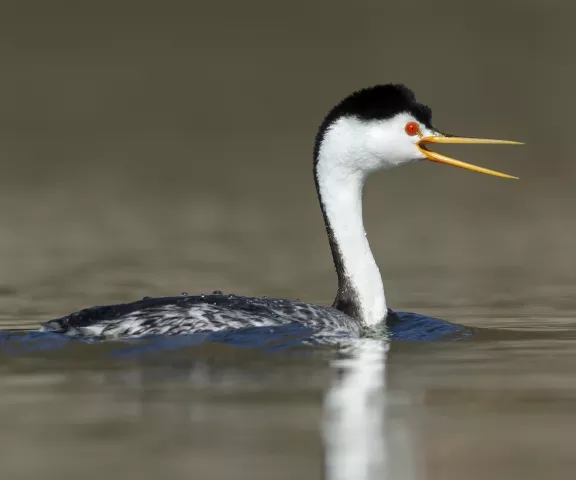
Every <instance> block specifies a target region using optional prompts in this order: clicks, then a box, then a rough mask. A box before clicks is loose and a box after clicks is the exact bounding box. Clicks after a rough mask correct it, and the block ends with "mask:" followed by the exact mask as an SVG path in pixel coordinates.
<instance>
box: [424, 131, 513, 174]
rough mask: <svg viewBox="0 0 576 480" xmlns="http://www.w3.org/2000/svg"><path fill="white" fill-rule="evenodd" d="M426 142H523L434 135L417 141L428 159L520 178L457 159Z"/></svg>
mask: <svg viewBox="0 0 576 480" xmlns="http://www.w3.org/2000/svg"><path fill="white" fill-rule="evenodd" d="M426 143H459V144H495V145H523V144H522V143H521V142H512V141H510V140H490V139H487V138H465V137H450V136H443V135H433V136H429V137H422V138H421V139H420V141H419V142H418V143H417V145H418V148H419V149H420V151H421V152H422V153H423V154H424V155H425V156H426V158H427V159H428V160H432V161H433V162H438V163H445V164H447V165H453V166H454V167H460V168H464V169H466V170H472V171H473V172H478V173H485V174H486V175H494V176H495V177H502V178H515V179H518V177H513V176H512V175H507V174H505V173H500V172H496V171H494V170H489V169H487V168H483V167H477V166H476V165H471V164H469V163H465V162H461V161H460V160H455V159H453V158H450V157H447V156H445V155H442V154H440V153H436V152H432V151H430V150H428V149H427V148H426V146H425V145H424V144H426Z"/></svg>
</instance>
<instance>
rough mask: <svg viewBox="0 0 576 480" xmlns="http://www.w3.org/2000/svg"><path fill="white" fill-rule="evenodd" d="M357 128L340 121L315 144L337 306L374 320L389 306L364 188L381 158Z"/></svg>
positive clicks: (381, 317) (371, 322)
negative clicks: (365, 214) (369, 231)
mask: <svg viewBox="0 0 576 480" xmlns="http://www.w3.org/2000/svg"><path fill="white" fill-rule="evenodd" d="M339 127H340V128H339ZM358 133H359V132H354V129H351V128H350V122H348V123H347V124H344V125H339V124H338V123H336V124H335V125H333V126H332V127H331V128H330V129H329V130H328V131H327V132H325V133H324V136H323V138H322V140H321V142H320V143H319V144H318V145H317V151H316V159H315V172H314V173H315V176H316V187H317V189H318V196H319V199H320V203H321V206H322V210H323V213H324V220H325V222H326V229H327V232H328V237H329V240H330V247H331V249H332V256H333V258H334V264H335V266H336V272H337V274H338V293H337V296H336V299H335V301H334V307H336V308H338V309H339V310H342V311H343V312H344V313H346V314H348V315H350V316H352V317H355V318H357V319H359V320H361V321H362V322H363V323H365V324H366V325H375V324H377V323H379V322H380V321H382V320H384V319H385V318H386V314H387V307H386V298H385V295H384V286H383V284H382V277H381V276H380V270H379V269H378V265H376V261H375V260H374V256H373V255H372V251H371V249H370V244H369V243H368V239H367V237H366V231H365V230H364V222H363V218H362V193H363V189H364V183H365V180H366V176H367V175H368V174H369V173H370V171H371V168H370V165H372V164H374V165H376V163H377V161H376V159H374V158H371V157H370V154H369V153H367V152H366V149H365V148H364V147H363V144H362V136H361V135H358Z"/></svg>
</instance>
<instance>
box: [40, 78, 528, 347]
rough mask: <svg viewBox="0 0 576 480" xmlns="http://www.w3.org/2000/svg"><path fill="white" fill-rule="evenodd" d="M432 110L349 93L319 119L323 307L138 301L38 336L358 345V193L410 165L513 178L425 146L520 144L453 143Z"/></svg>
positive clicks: (369, 299) (375, 304) (364, 273)
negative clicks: (328, 257) (253, 332)
mask: <svg viewBox="0 0 576 480" xmlns="http://www.w3.org/2000/svg"><path fill="white" fill-rule="evenodd" d="M431 118H432V111H431V109H430V108H429V107H428V106H426V105H423V104H421V103H418V102H417V101H416V98H415V96H414V93H413V92H412V91H411V90H410V89H409V88H407V87H406V86H404V85H400V84H387V85H377V86H373V87H369V88H365V89H362V90H359V91H356V92H354V93H352V94H351V95H349V96H348V97H346V98H344V99H343V100H342V101H341V102H340V103H338V104H337V105H336V106H335V107H334V108H332V110H330V112H329V113H328V115H327V116H326V117H325V119H324V121H323V122H322V124H321V125H320V128H319V130H318V133H317V135H316V140H315V147H314V179H315V184H316V190H317V193H318V198H319V201H320V207H321V209H322V213H323V217H324V222H325V225H326V232H327V234H328V240H329V244H330V248H331V250H332V257H333V260H334V266H335V268H336V274H337V277H338V290H337V293H336V298H335V300H334V303H333V304H332V307H322V306H317V305H312V304H308V303H304V302H300V301H291V300H282V299H274V298H265V297H264V298H250V297H242V296H236V295H225V294H222V293H221V292H214V293H213V294H211V295H198V296H189V295H184V294H183V295H181V296H176V297H159V298H144V299H142V300H139V301H136V302H132V303H125V304H119V305H111V306H103V307H102V306H100V307H99V306H97V307H92V308H87V309H84V310H81V311H79V312H75V313H72V314H70V315H67V316H65V317H62V318H58V319H56V320H51V321H48V322H46V323H44V324H43V325H42V327H41V331H47V332H59V333H63V334H66V335H69V336H75V337H99V338H104V339H106V338H124V337H142V336H148V335H159V334H161V335H180V334H191V333H206V332H215V331H222V330H234V329H240V328H244V327H255V326H263V327H267V326H270V327H274V326H280V325H285V324H289V323H292V322H296V323H299V324H301V325H304V326H306V327H311V328H312V329H313V330H314V331H326V332H329V333H331V334H333V335H334V336H335V337H347V338H349V337H353V338H355V337H359V336H361V334H362V331H363V328H364V327H374V326H376V325H377V324H379V323H380V322H383V321H384V320H386V317H387V315H388V313H389V310H388V308H387V305H386V298H385V295H384V287H383V284H382V278H381V276H380V271H379V269H378V266H377V265H376V262H375V260H374V257H373V255H372V251H371V250H370V246H369V243H368V240H367V238H366V232H365V230H364V224H363V218H362V192H363V187H364V183H365V180H366V178H367V176H368V175H369V174H371V173H373V172H375V171H378V170H386V169H390V168H393V167H398V166H400V165H404V164H407V163H411V162H414V161H417V160H431V161H433V162H439V163H444V164H447V165H453V166H456V167H460V168H465V169H467V170H472V171H475V172H480V173H484V174H488V175H495V176H498V177H504V178H517V177H513V176H511V175H506V174H503V173H499V172H495V171H493V170H488V169H486V168H482V167H477V166H474V165H470V164H467V163H464V162H461V161H458V160H454V159H452V158H449V157H446V156H444V155H441V154H439V153H436V152H432V151H430V150H429V149H428V148H427V147H426V145H427V144H431V143H442V144H444V143H451V144H456V143H459V144H464V143H465V144H520V143H519V142H512V141H507V140H488V139H476V138H462V137H455V136H452V135H448V134H443V133H440V132H439V131H438V130H436V129H435V128H434V127H433V126H432V123H431Z"/></svg>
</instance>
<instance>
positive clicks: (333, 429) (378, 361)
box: [324, 339, 388, 480]
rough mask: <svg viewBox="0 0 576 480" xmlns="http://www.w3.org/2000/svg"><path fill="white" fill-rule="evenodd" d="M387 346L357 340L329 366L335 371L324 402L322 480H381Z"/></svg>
mask: <svg viewBox="0 0 576 480" xmlns="http://www.w3.org/2000/svg"><path fill="white" fill-rule="evenodd" d="M387 351H388V343H387V342H386V343H384V342H382V341H378V340H374V339H364V340H361V341H360V342H359V343H358V344H357V345H355V346H354V347H353V352H352V356H351V357H349V358H345V359H339V360H336V361H334V362H333V366H334V367H335V368H337V369H339V370H341V372H339V373H340V374H341V378H339V379H336V380H335V382H334V384H333V385H332V386H331V388H330V390H329V392H328V394H327V396H326V402H325V409H326V411H325V415H324V418H325V420H324V442H325V447H326V452H325V458H326V480H377V479H379V480H384V479H387V478H388V476H387V474H386V465H387V449H386V440H385V437H384V410H383V409H384V398H385V386H386V385H385V366H386V353H387Z"/></svg>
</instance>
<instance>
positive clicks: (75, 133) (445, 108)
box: [0, 0, 576, 480]
mask: <svg viewBox="0 0 576 480" xmlns="http://www.w3.org/2000/svg"><path fill="white" fill-rule="evenodd" d="M43 5H44V4H43V3H42V4H41V3H37V5H36V6H35V8H29V6H28V5H27V6H26V7H20V6H19V5H15V6H13V7H6V11H4V12H3V15H2V16H1V17H0V53H1V55H2V58H3V73H2V76H1V77H0V87H1V91H2V92H4V94H3V100H2V108H1V111H0V127H1V128H0V131H1V132H2V133H1V136H2V141H0V157H1V158H2V165H3V166H2V175H1V176H0V229H1V230H0V232H1V235H0V265H2V269H1V270H0V325H1V326H2V327H3V328H11V329H27V328H35V327H36V326H37V325H38V324H39V323H40V322H41V321H44V320H47V319H51V318H54V317H57V316H60V315H63V314H66V313H69V312H71V311H74V310H76V309H78V308H82V307H85V306H91V305H97V304H109V303H114V302H119V301H128V300H133V299H139V298H142V297H144V296H151V295H178V294H179V293H180V292H183V291H185V292H188V293H189V294H194V293H209V292H212V291H214V290H217V289H219V290H222V291H223V292H225V293H236V294H246V295H266V296H279V297H287V298H301V299H302V300H305V301H310V302H318V303H323V304H327V303H329V302H330V301H331V300H332V296H333V293H334V288H335V278H334V272H333V267H332V265H331V263H330V256H329V252H328V246H327V241H326V238H325V233H324V228H323V225H322V224H321V214H320V212H319V209H318V206H317V204H316V198H315V193H314V190H313V181H312V178H311V158H310V157H311V150H312V141H313V135H314V133H315V128H316V127H317V125H318V123H319V121H320V120H321V116H322V115H323V114H324V113H325V111H326V110H327V109H328V108H329V107H330V106H331V105H332V103H333V102H334V101H336V100H337V99H339V98H340V97H341V96H342V95H344V94H346V93H348V92H349V91H351V90H352V89H354V88H357V87H361V86H365V85H368V84H372V83H376V82H384V81H390V80H393V81H397V80H401V81H405V82H406V83H407V84H409V85H410V86H411V87H412V88H414V89H415V90H416V92H417V94H418V97H419V98H421V99H422V101H424V102H425V103H428V104H430V105H431V107H432V108H433V111H434V121H435V124H436V125H437V127H438V128H440V129H442V130H446V131H450V132H453V133H455V134H461V135H470V136H475V135H476V136H480V137H488V138H504V139H511V140H519V141H526V142H527V145H526V146H525V147H466V146H462V147H458V148H450V149H448V148H446V149H442V151H446V152H448V150H449V154H450V155H453V156H454V157H456V158H459V159H462V160H464V161H468V162H471V163H477V164H480V165H483V166H486V167H489V168H494V169H496V170H499V171H503V172H506V173H510V174H514V175H517V176H519V177H520V181H504V180H499V179H495V178H489V177H485V176H481V175H475V174H472V173H469V172H464V171H461V170H457V169H451V168H449V167H444V166H439V165H435V164H430V165H413V166H409V167H405V168H403V169H400V170H398V171H393V172H387V173H383V174H381V175H378V176H376V177H374V178H373V179H371V180H370V182H369V184H368V186H367V192H366V225H367V228H368V234H369V238H370V242H371V245H372V247H373V249H374V251H375V255H376V257H377V259H378V262H379V264H380V266H381V270H382V274H383V277H384V282H385V286H386V294H387V297H388V300H389V303H390V305H391V307H393V308H395V309H398V310H407V311H416V312H419V313H425V314H428V315H432V316H436V317H439V318H443V319H446V320H450V321H454V322H460V323H463V324H465V325H471V326H477V327H484V328H487V329H490V330H489V331H488V333H486V334H485V335H482V336H481V337H480V338H478V339H473V340H471V341H465V342H450V343H419V344H416V343H410V342H392V343H391V344H390V345H389V349H388V351H386V352H385V355H383V361H382V362H380V364H379V368H381V369H382V372H383V376H382V383H380V384H379V383H378V382H376V383H372V384H370V385H372V386H373V387H374V388H375V389H376V390H377V394H376V397H377V398H376V400H375V401H376V405H377V404H378V402H381V403H382V405H383V406H382V408H381V409H374V405H373V404H371V403H370V404H366V405H364V407H365V409H364V410H363V412H364V414H365V416H364V417H361V418H362V419H363V420H364V421H365V420H366V419H367V418H373V419H374V421H375V423H377V424H379V425H380V427H381V428H375V426H374V425H372V424H370V422H366V423H365V424H363V425H364V427H365V430H364V432H369V435H370V437H369V438H370V439H372V440H373V442H372V443H371V444H372V445H379V446H380V447H379V448H381V450H382V451H383V454H382V458H381V459H379V460H378V459H375V461H376V464H378V465H379V467H378V468H382V469H384V471H385V472H386V473H384V474H383V476H381V477H380V478H385V479H386V480H387V479H388V478H395V479H401V480H404V479H410V480H412V479H424V478H426V479H442V480H446V479H448V480H450V479H455V480H456V479H461V478H466V479H469V480H475V479H476V478H477V479H484V478H493V479H500V478H502V479H508V478H517V477H519V478H523V479H525V480H532V479H540V478H542V477H544V476H546V477H551V478H554V479H564V478H567V479H568V478H572V476H573V472H574V468H575V466H576V460H574V458H576V457H575V456H574V453H575V452H574V446H573V437H574V427H573V425H574V420H575V417H576V407H575V406H574V405H576V403H575V402H574V397H575V396H576V385H574V380H573V378H574V370H575V368H576V362H575V361H574V358H575V357H574V355H575V353H576V344H575V343H574V341H575V335H574V332H575V330H576V296H575V295H574V292H575V291H576V275H575V273H574V265H576V250H575V249H574V248H573V245H574V237H575V234H576V229H575V228H574V222H573V205H574V202H575V201H576V194H575V193H574V188H573V185H574V179H575V168H574V162H573V158H574V153H575V151H574V142H573V141H572V136H573V132H572V130H573V126H572V125H573V119H572V116H573V112H574V106H575V105H574V102H575V100H574V96H573V95H572V93H571V92H572V90H573V85H574V84H575V82H576V69H575V67H574V65H573V62H571V61H570V59H571V58H572V45H573V44H574V42H573V40H574V39H573V36H574V33H573V28H572V18H573V15H574V8H575V7H574V6H573V4H572V3H570V2H565V1H559V0H557V1H555V2H538V1H532V2H512V1H511V2H508V3H502V2H498V3H496V2H493V1H485V2H482V5H481V6H475V7H472V6H470V8H468V7H467V9H466V10H464V9H461V8H460V7H461V5H460V4H457V3H456V2H447V3H446V4H445V5H444V6H442V8H440V6H435V9H431V8H430V5H427V4H426V5H424V4H419V3H418V2H416V3H411V4H410V5H397V6H395V5H388V4H383V3H382V2H371V1H366V2H364V3H362V4H361V5H357V6H351V4H350V3H349V2H347V3H345V4H344V3H339V2H332V3H331V4H330V8H324V7H321V6H314V7H312V6H310V5H308V4H306V5H304V3H303V2H295V3H294V2H291V3H290V8H288V7H281V6H274V9H271V8H270V7H269V6H267V5H266V4H263V3H260V2H252V3H250V2H248V3H243V4H242V8H239V7H234V6H232V5H231V6H229V7H227V9H223V8H222V6H221V5H220V4H218V5H215V6H212V7H209V6H206V7H202V8H201V7H199V6H198V7H194V8H195V10H193V8H192V7H191V6H177V5H174V6H165V7H164V6H163V7H153V6H151V5H150V6H149V5H147V4H142V3H138V4H129V3H128V2H124V3H123V2H115V3H114V4H113V5H112V4H110V5H108V4H107V3H106V2H99V3H98V6H97V7H96V6H95V7H91V9H90V10H89V9H88V7H82V8H85V9H84V10H83V9H82V8H81V7H78V6H72V5H66V6H65V7H64V5H62V9H59V7H57V6H55V5H56V4H55V3H51V6H50V8H49V9H47V7H45V6H43ZM456 7H458V8H456ZM436 8H437V9H436ZM157 9H161V10H157ZM423 13H424V14H423ZM407 25H409V27H410V28H409V30H406V26H407ZM117 348H118V345H114V344H110V345H76V346H73V345H68V346H66V347H64V348H62V349H61V350H59V351H54V352H44V353H41V352H37V353H33V354H26V355H20V356H15V355H7V354H4V353H2V354H0V369H1V374H0V383H1V388H0V426H1V428H0V459H1V461H0V475H1V476H2V478H10V479H23V480H29V479H36V478H38V476H39V475H40V476H41V477H42V478H46V479H49V478H55V479H68V478H78V476H80V475H81V476H82V477H83V478H86V479H90V478H98V479H101V478H104V477H106V476H111V477H115V476H120V475H122V476H123V477H126V478H139V479H147V478H150V479H152V478H158V476H164V477H166V478H171V479H179V478H183V479H184V478H190V477H191V476H192V477H195V478H202V479H208V480H210V479H222V478H236V479H243V478H250V479H260V478H262V479H269V478H274V479H284V478H286V479H293V478H302V479H308V478H309V479H319V478H324V476H326V475H328V474H329V469H328V468H327V466H326V462H327V459H329V458H331V457H330V455H331V454H333V453H334V452H338V451H339V450H338V445H342V443H338V440H341V441H342V442H345V441H347V440H349V439H347V438H346V437H345V436H341V437H337V436H336V437H334V438H333V440H334V441H335V442H336V445H334V444H329V443H325V442H324V440H323V435H325V431H326V430H325V428H327V427H326V425H325V424H324V423H323V422H324V421H325V420H326V416H327V415H328V406H327V405H328V404H327V401H328V400H327V394H328V392H330V391H333V389H334V388H338V386H342V385H344V386H346V385H347V383H346V379H347V378H352V379H354V378H358V377H354V376H353V373H354V372H352V373H351V375H352V376H351V377H346V376H345V375H344V376H340V375H339V373H341V372H338V371H337V369H336V366H335V363H334V362H335V360H336V359H335V358H334V356H333V354H332V353H329V352H324V351H321V352H314V354H313V355H304V354H301V353H298V354H295V353H294V354H293V353H288V352H283V353H282V352H278V353H276V354H274V355H270V354H267V353H263V352H255V351H247V350H245V349H233V348H230V347H225V346H210V347H208V346H206V347H203V348H199V349H198V348H182V349H179V350H178V351H175V352H170V353H166V354H163V355H159V356H141V357H138V358H131V359H130V358H125V357H124V358H118V357H114V356H111V355H110V353H112V352H113V351H114V350H115V349H117ZM372 366H374V365H372ZM367 371H368V372H369V371H370V370H367ZM367 371H366V370H364V371H363V372H364V373H366V372H367ZM356 373H358V372H356ZM360 373H362V372H360ZM362 378H363V377H362ZM370 385H369V386H368V387H369V388H367V389H366V390H365V393H367V395H368V397H370V398H372V396H371V394H369V392H370V391H371V390H370V388H372V387H371V386H370ZM343 391H344V392H345V391H346V390H343ZM358 393H361V392H358ZM358 398H359V397H353V399H352V400H350V401H348V403H346V402H345V404H346V405H348V406H351V407H354V405H361V403H355V402H358ZM371 408H372V410H371ZM352 411H353V410H352ZM378 412H380V413H379V414H378ZM346 413H350V412H344V414H343V415H342V416H341V417H338V416H337V417H336V418H341V419H346V418H355V417H347V416H346ZM378 415H381V416H378ZM328 417H329V416H328ZM359 425H360V424H356V427H359ZM340 426H341V425H340ZM332 427H334V429H336V431H337V429H338V424H333V425H332ZM379 432H380V435H379ZM362 438H363V437H360V440H359V441H358V442H354V445H356V446H357V447H358V446H359V445H360V446H361V445H362ZM350 444H352V442H350ZM367 452H368V453H369V451H368V450H366V449H363V450H359V453H360V454H367ZM337 458H340V459H341V458H343V457H342V456H340V457H337ZM378 462H381V464H379V463H378ZM359 478H361V477H359ZM327 480H328V479H327ZM329 480H334V479H333V478H332V479H329ZM352 480H359V479H352Z"/></svg>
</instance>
